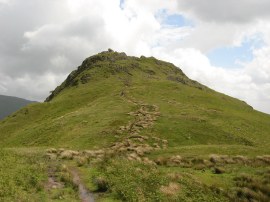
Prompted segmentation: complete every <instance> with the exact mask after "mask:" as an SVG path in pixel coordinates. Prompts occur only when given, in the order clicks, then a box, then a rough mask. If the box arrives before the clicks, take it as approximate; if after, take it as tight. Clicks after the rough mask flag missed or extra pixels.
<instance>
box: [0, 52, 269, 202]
mask: <svg viewBox="0 0 270 202" xmlns="http://www.w3.org/2000/svg"><path fill="white" fill-rule="evenodd" d="M269 122H270V116H269V115H267V114H264V113H261V112H258V111H256V110H253V109H252V107H251V106H249V105H247V104H246V103H245V102H243V101H240V100H238V99H235V98H232V97H229V96H227V95H224V94H221V93H218V92H216V91H214V90H212V89H210V88H208V87H206V86H204V85H202V84H200V83H198V82H196V81H193V80H191V79H189V78H188V77H187V76H186V75H185V74H184V73H183V72H182V71H181V70H180V69H179V68H178V67H175V66H174V65H173V64H171V63H168V62H164V61H160V60H158V59H156V58H153V57H149V58H147V57H144V56H142V57H140V58H137V57H130V56H127V55H126V54H125V53H118V52H114V51H112V50H109V51H106V52H102V53H99V54H97V55H94V56H91V57H89V58H87V59H86V60H84V61H83V63H82V65H80V66H79V67H78V68H77V69H76V70H74V71H73V72H72V73H71V74H70V75H69V76H68V77H67V79H66V80H65V81H64V82H63V83H62V84H61V85H60V86H58V87H57V88H56V89H55V90H54V91H53V92H52V94H51V95H50V96H49V97H48V98H47V99H46V101H45V102H44V103H36V104H32V105H30V106H27V107H25V108H23V109H21V110H19V111H18V112H16V113H15V114H14V115H13V116H12V117H8V118H7V119H5V120H3V121H2V122H0V131H1V134H0V137H1V138H0V146H1V147H5V148H9V149H8V151H9V150H10V148H12V149H11V150H14V151H20V153H21V154H22V153H25V155H29V152H30V151H33V152H34V153H39V154H42V153H44V150H45V149H46V148H51V147H54V148H53V149H49V150H47V153H46V155H47V157H48V158H49V162H50V163H51V164H50V163H46V164H48V165H50V166H52V167H54V168H55V169H52V168H51V167H49V168H48V169H49V170H50V172H49V173H51V172H54V175H58V177H59V179H62V178H64V182H65V183H66V184H68V183H67V181H68V182H69V183H70V179H69V178H66V177H63V175H64V176H66V175H67V173H68V176H70V175H71V176H72V175H73V176H74V169H75V168H74V163H75V164H76V165H77V166H79V168H77V169H79V170H80V175H81V178H82V181H83V184H84V185H85V186H87V187H88V189H90V190H93V191H95V192H98V193H99V195H98V197H99V198H100V199H102V198H110V200H127V201H166V200H167V201H173V200H176V201H179V200H181V201H198V200H199V201H230V200H232V199H238V200H240V201H241V200H242V199H243V200H246V199H254V200H261V201H263V200H265V201H267V200H268V199H269V190H270V188H269V182H270V179H268V178H269V174H270V171H269V170H268V169H267V166H268V165H269V163H270V157H269V154H270V149H269V148H270V125H269ZM22 147H27V149H26V150H25V149H24V148H22ZM22 151H24V152H22ZM26 151H27V152H26ZM15 153H16V152H15ZM30 153H31V152H30ZM12 155H15V154H12ZM40 158H42V157H40ZM56 159H57V161H56ZM68 159H70V160H68ZM72 159H73V160H72ZM41 161H42V160H41ZM59 161H60V167H61V166H63V165H65V166H66V167H68V169H67V168H66V167H65V169H64V170H63V169H60V170H59V169H56V167H57V166H56V162H58V163H59ZM89 165H90V168H89ZM243 165H244V167H243ZM58 166H59V165H58ZM69 166H70V167H69ZM57 168H59V167H57ZM56 170H57V172H56ZM258 170H259V173H257V171H258ZM149 171H151V172H149ZM57 173H58V174H57ZM49 176H50V175H49ZM61 176H62V177H61ZM75 176H76V174H75ZM237 176H239V177H238V178H237ZM90 178H91V179H92V180H90ZM264 178H265V179H268V181H267V180H266V181H264V182H263V181H262V180H263V179H264ZM49 179H51V178H49ZM53 179H54V180H55V181H56V178H53ZM71 181H72V180H71ZM131 181H132V182H133V183H130V182H131ZM248 181H250V182H251V181H252V183H247V182H248ZM76 182H78V180H77V181H76ZM71 184H72V183H71ZM75 185H76V183H75ZM75 185H74V186H75ZM77 185H78V183H77ZM251 185H252V186H251ZM232 187H233V188H232ZM254 187H255V188H254ZM263 187H264V188H263ZM61 193H62V192H61ZM63 193H64V192H63ZM68 193H69V192H68ZM68 193H67V192H65V194H66V195H68V197H71V196H70V195H69V194H68ZM79 193H80V191H79ZM65 194H63V197H67V196H66V195H65ZM49 197H51V196H49Z"/></svg>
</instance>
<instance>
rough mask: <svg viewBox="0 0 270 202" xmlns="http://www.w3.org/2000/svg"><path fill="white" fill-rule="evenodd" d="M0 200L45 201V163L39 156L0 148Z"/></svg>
mask: <svg viewBox="0 0 270 202" xmlns="http://www.w3.org/2000/svg"><path fill="white" fill-rule="evenodd" d="M0 156H1V158H0V201H45V200H46V198H47V196H46V193H45V192H44V190H43V184H44V183H45V182H46V179H47V178H46V172H45V170H46V169H45V168H46V166H45V164H44V162H43V160H42V158H41V156H40V155H39V154H37V153H35V154H34V155H33V154H32V155H29V154H28V155H20V154H17V153H15V152H13V151H4V150H0Z"/></svg>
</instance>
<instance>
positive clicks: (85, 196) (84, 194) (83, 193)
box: [69, 168, 95, 202]
mask: <svg viewBox="0 0 270 202" xmlns="http://www.w3.org/2000/svg"><path fill="white" fill-rule="evenodd" d="M69 172H70V173H71V175H72V177H73V183H74V184H75V185H76V186H77V187H78V192H79V197H80V199H81V201H82V202H94V201H95V198H94V194H93V193H91V192H90V191H89V190H88V189H87V188H86V187H85V186H84V184H83V183H82V181H81V178H80V176H79V173H78V171H77V169H76V168H70V169H69Z"/></svg>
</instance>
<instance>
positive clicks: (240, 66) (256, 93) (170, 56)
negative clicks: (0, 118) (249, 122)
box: [0, 0, 270, 113]
mask: <svg viewBox="0 0 270 202" xmlns="http://www.w3.org/2000/svg"><path fill="white" fill-rule="evenodd" d="M269 11H270V1H269V0H259V1H258V0H237V1H235V0H226V1H218V0H204V1H202V0H166V1H165V0H147V1H146V0H23V1H22V0H0V29H1V31H0V94H4V95H13V96H18V97H22V98H27V99H32V100H39V101H42V100H44V99H45V97H47V96H48V94H49V91H51V90H53V89H54V88H55V87H56V86H57V85H59V84H60V83H61V82H62V81H63V80H64V79H65V78H66V76H67V74H68V73H70V71H71V70H73V69H75V68H76V67H77V66H79V65H80V64H81V62H82V61H83V59H85V58H86V57H88V56H90V55H93V54H96V53H98V52H101V51H103V50H107V49H108V48H112V49H114V50H116V51H120V52H122V51H124V52H126V53H127V54H129V55H136V56H140V55H146V56H152V55H153V56H155V57H157V58H159V59H163V60H166V61H170V62H173V63H174V64H175V65H177V66H178V67H180V68H181V69H182V70H183V71H184V72H185V73H186V74H187V75H188V76H189V77H190V78H192V79H195V80H197V81H199V82H201V83H203V84H205V85H208V86H209V87H211V88H213V89H215V90H217V91H220V92H223V93H225V94H228V95H231V96H233V97H237V98H239V99H241V100H244V101H246V102H247V103H249V104H250V105H252V106H253V107H254V108H255V109H258V110H260V111H264V112H266V113H270V12H269Z"/></svg>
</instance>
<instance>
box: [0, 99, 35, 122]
mask: <svg viewBox="0 0 270 202" xmlns="http://www.w3.org/2000/svg"><path fill="white" fill-rule="evenodd" d="M30 103H32V101H29V100H25V99H21V98H17V97H11V96H4V95H0V119H3V118H5V117H6V116H8V115H10V114H12V113H13V112H16V111H17V110H19V109H21V108H22V107H24V106H26V105H28V104H30Z"/></svg>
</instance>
